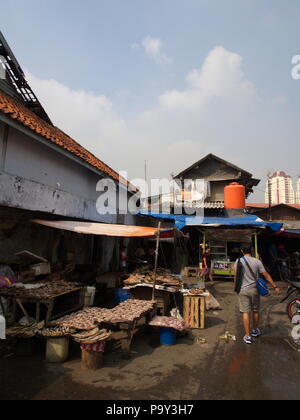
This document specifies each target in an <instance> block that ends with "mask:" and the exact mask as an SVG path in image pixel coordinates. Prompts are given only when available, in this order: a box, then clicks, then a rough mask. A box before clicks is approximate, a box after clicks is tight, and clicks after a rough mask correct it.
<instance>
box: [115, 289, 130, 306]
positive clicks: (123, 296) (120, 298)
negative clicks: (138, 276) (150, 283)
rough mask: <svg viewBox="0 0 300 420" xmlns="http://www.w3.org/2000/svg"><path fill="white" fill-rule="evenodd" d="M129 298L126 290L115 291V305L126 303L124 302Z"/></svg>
mask: <svg viewBox="0 0 300 420" xmlns="http://www.w3.org/2000/svg"><path fill="white" fill-rule="evenodd" d="M130 298H131V294H130V292H129V291H128V290H124V289H116V295H115V300H116V303H117V304H119V303H122V302H126V300H129V299H130Z"/></svg>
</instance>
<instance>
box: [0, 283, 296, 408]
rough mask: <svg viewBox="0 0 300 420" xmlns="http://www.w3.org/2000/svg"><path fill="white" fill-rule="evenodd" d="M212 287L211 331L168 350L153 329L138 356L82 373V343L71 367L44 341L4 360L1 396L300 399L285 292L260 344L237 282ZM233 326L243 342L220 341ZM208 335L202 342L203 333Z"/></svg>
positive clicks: (110, 359) (138, 346) (141, 339)
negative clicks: (245, 320)
mask: <svg viewBox="0 0 300 420" xmlns="http://www.w3.org/2000/svg"><path fill="white" fill-rule="evenodd" d="M211 287H212V291H213V293H214V295H215V296H216V297H217V299H218V300H219V301H220V303H221V305H222V308H223V309H222V311H212V312H208V314H207V328H206V329H205V330H203V331H199V330H194V331H192V332H190V333H189V334H188V336H186V337H182V338H179V339H178V342H177V344H176V346H173V347H163V346H160V343H159V333H158V331H157V330H156V329H151V328H149V329H148V330H146V331H145V332H143V333H141V334H139V335H137V336H136V338H135V340H134V343H133V347H132V350H133V352H132V357H131V359H130V360H123V359H122V358H121V355H120V354H119V353H109V354H107V355H105V359H104V366H103V368H102V369H100V370H99V371H96V372H82V371H81V369H80V353H79V349H78V347H77V346H76V345H72V347H71V355H70V359H69V360H68V362H66V363H65V364H64V365H50V364H47V363H46V362H45V361H44V348H43V345H42V343H37V344H36V345H37V347H36V353H35V355H33V356H17V355H16V354H15V353H14V354H12V352H6V356H8V357H6V356H2V357H0V383H1V392H0V398H1V399H5V400H15V399H17V400H54V399H55V400H57V399H58V400H91V399H93V400H94V399H96V400H118V399H119V400H135V399H137V400H161V399H164V400H190V399H196V400H203V399H206V400H216V399H224V400H232V399H241V400H247V399H252V400H253V399H268V400H278V399H279V400H285V399H289V400H291V399H292V400H294V399H296V400H298V399H299V397H300V352H298V351H295V350H294V349H293V348H292V347H291V346H290V345H289V344H288V342H287V341H288V339H289V337H290V333H291V329H292V328H291V324H290V323H289V321H288V318H287V315H286V314H285V305H284V304H280V303H279V301H280V297H277V296H275V295H272V296H271V297H269V298H265V299H263V317H262V328H263V332H264V335H263V336H262V337H261V338H259V339H257V340H256V342H255V344H253V345H252V346H247V345H245V344H244V343H243V342H242V341H241V338H242V336H243V331H242V328H241V320H240V314H239V312H238V307H237V297H236V295H235V294H234V293H233V291H232V283H226V282H217V283H215V285H214V286H211ZM225 331H229V332H230V333H231V334H234V335H236V337H237V341H236V342H234V341H230V342H229V343H226V342H225V341H220V340H219V337H220V336H221V335H222V334H224V332H225ZM199 337H200V338H205V339H206V341H207V342H206V343H205V344H198V343H197V338H199Z"/></svg>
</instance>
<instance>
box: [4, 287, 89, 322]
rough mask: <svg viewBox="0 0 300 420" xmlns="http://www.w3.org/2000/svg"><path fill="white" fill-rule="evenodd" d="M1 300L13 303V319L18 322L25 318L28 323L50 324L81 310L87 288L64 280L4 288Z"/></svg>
mask: <svg viewBox="0 0 300 420" xmlns="http://www.w3.org/2000/svg"><path fill="white" fill-rule="evenodd" d="M0 297H4V298H6V299H9V300H11V302H12V308H13V310H12V320H13V322H14V323H16V322H17V321H18V320H19V319H20V318H21V316H23V317H25V318H26V320H27V322H28V324H30V323H31V320H32V319H34V320H35V321H36V322H37V323H39V322H40V321H41V320H45V323H46V325H48V324H49V322H50V321H52V320H54V319H56V318H59V317H61V316H63V315H65V314H68V313H71V312H73V311H76V310H79V309H81V308H82V307H83V304H84V288H83V287H80V286H76V285H74V284H73V283H68V282H64V281H47V280H45V281H42V282H37V283H27V284H16V285H14V286H13V287H9V288H0Z"/></svg>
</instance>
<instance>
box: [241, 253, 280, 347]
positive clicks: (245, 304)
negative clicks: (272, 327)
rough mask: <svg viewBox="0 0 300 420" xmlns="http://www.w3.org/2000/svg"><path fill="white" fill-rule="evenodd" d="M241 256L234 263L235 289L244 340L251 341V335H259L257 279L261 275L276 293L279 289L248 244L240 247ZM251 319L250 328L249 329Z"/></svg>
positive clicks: (249, 342) (247, 342) (248, 342)
mask: <svg viewBox="0 0 300 420" xmlns="http://www.w3.org/2000/svg"><path fill="white" fill-rule="evenodd" d="M241 251H242V254H243V257H242V258H240V259H239V260H238V261H237V262H236V264H235V290H236V292H237V293H238V294H239V304H240V312H241V313H242V314H243V325H244V329H245V333H246V335H245V337H244V339H243V340H244V342H245V343H246V344H252V343H253V337H254V338H256V337H259V336H260V335H261V331H260V329H259V327H258V326H259V321H260V295H259V293H258V290H257V287H256V286H257V280H258V279H259V277H260V276H263V277H264V278H265V279H266V281H267V282H269V283H270V284H271V285H272V286H273V287H274V289H275V291H276V292H277V293H280V289H279V288H278V287H277V286H276V284H275V283H274V281H273V279H272V277H271V276H270V274H269V273H267V271H266V269H265V267H264V265H263V263H262V262H261V261H260V260H258V259H257V258H253V257H252V249H251V246H250V245H245V246H243V248H242V250H241ZM251 321H252V330H251Z"/></svg>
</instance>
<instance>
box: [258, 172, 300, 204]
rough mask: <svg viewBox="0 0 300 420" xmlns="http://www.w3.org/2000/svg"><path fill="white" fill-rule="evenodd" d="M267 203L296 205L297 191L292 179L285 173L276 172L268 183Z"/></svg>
mask: <svg viewBox="0 0 300 420" xmlns="http://www.w3.org/2000/svg"><path fill="white" fill-rule="evenodd" d="M265 201H266V203H269V201H271V203H272V204H295V191H294V188H293V180H292V177H291V176H290V175H288V174H286V173H285V172H282V171H278V172H275V173H274V174H273V175H272V176H271V177H270V178H269V179H268V181H267V188H266V196H265Z"/></svg>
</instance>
